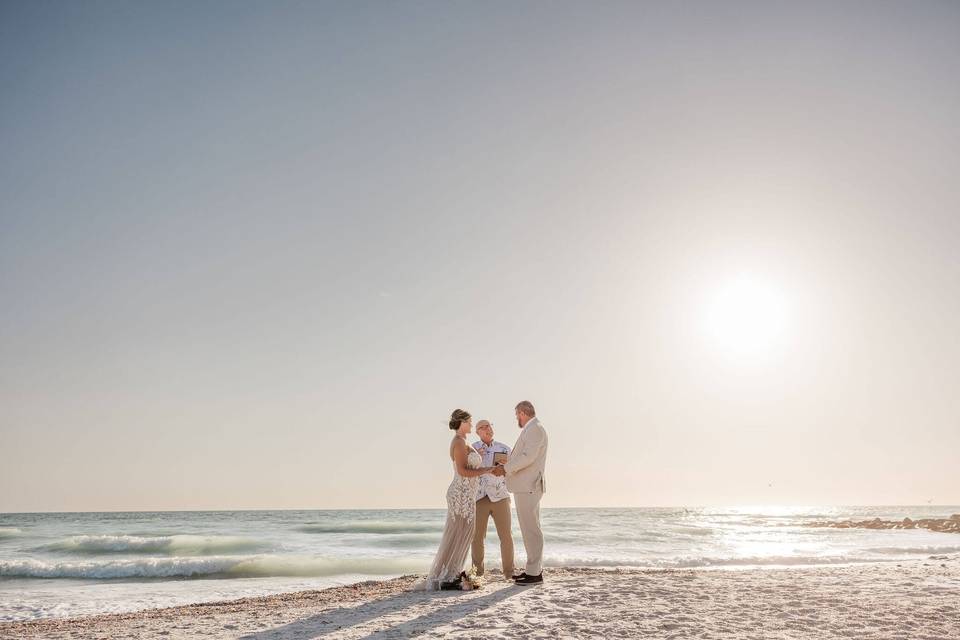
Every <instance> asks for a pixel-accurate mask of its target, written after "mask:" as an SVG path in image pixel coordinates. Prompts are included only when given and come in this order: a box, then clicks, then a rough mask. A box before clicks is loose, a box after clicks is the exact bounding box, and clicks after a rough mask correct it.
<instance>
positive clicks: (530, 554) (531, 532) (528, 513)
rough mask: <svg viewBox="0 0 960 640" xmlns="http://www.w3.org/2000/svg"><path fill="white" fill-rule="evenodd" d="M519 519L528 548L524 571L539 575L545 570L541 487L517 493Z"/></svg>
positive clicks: (525, 546)
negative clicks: (541, 523)
mask: <svg viewBox="0 0 960 640" xmlns="http://www.w3.org/2000/svg"><path fill="white" fill-rule="evenodd" d="M513 497H514V499H515V500H516V501H517V521H518V522H519V523H520V533H521V534H522V535H523V548H524V549H526V550H527V566H526V567H525V568H524V570H523V571H524V573H526V574H527V575H528V576H538V575H540V573H541V572H542V571H543V531H542V530H541V529H540V499H541V498H542V497H543V491H542V490H541V489H540V487H538V488H537V490H536V491H534V492H532V493H515V494H513Z"/></svg>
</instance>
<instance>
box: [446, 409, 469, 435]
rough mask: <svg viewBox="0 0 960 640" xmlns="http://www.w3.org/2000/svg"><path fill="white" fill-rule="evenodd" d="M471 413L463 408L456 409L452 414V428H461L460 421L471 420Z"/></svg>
mask: <svg viewBox="0 0 960 640" xmlns="http://www.w3.org/2000/svg"><path fill="white" fill-rule="evenodd" d="M469 419H470V414H469V413H467V412H466V411H464V410H463V409H454V410H453V413H451V414H450V428H451V429H453V430H454V431H456V430H457V429H459V428H460V423H461V422H463V421H464V420H469Z"/></svg>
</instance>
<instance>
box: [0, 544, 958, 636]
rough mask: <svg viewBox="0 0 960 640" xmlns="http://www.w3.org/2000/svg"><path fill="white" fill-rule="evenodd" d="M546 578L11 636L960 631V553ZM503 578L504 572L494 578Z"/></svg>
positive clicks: (35, 627) (249, 606)
mask: <svg viewBox="0 0 960 640" xmlns="http://www.w3.org/2000/svg"><path fill="white" fill-rule="evenodd" d="M546 577H547V580H546V583H545V584H544V585H542V586H536V587H517V586H514V585H512V584H508V583H506V582H504V581H501V580H491V581H490V582H489V583H488V584H487V585H486V586H485V587H484V588H483V589H480V590H477V591H473V592H441V593H412V592H409V591H407V589H408V588H409V586H410V585H411V584H412V583H413V582H414V580H415V578H414V577H413V576H407V577H402V578H397V579H394V580H387V581H381V582H365V583H359V584H356V585H351V586H346V587H337V588H332V589H324V590H320V591H304V592H299V593H289V594H281V595H276V596H268V597H260V598H247V599H242V600H235V601H231V602H218V603H207V604H202V605H190V606H183V607H173V608H167V609H152V610H147V611H141V612H137V613H130V614H114V615H103V616H93V617H86V618H74V619H66V620H42V621H33V622H17V623H5V624H2V625H0V638H4V639H6V638H10V639H13V638H145V639H146V638H158V639H159V638H163V639H165V640H171V639H175V638H245V639H247V640H266V639H268V638H276V639H278V640H280V639H283V640H293V639H300V638H321V637H323V638H409V637H429V638H440V637H462V638H517V637H526V638H556V637H567V638H584V637H606V638H615V637H635V638H686V637H696V638H744V639H746V638H758V639H759V638H800V637H803V638H910V639H916V638H923V639H930V640H933V639H942V638H956V637H960V556H958V555H956V554H954V555H951V556H936V555H934V556H930V557H929V558H928V559H926V560H922V561H910V562H899V563H885V564H863V565H845V566H820V567H804V568H796V567H793V568H766V569H739V570H730V569H724V570H705V569H697V570H643V571H638V570H600V569H575V568H567V569H556V570H550V571H548V572H547V574H546ZM491 578H494V576H491Z"/></svg>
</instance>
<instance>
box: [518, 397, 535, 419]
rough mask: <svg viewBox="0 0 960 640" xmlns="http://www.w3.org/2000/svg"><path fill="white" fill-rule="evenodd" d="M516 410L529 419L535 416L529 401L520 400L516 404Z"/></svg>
mask: <svg viewBox="0 0 960 640" xmlns="http://www.w3.org/2000/svg"><path fill="white" fill-rule="evenodd" d="M516 410H517V411H523V412H524V413H525V414H527V415H528V416H530V417H531V418H532V417H533V416H535V415H537V410H536V409H534V408H533V403H532V402H530V401H529V400H521V401H520V402H518V403H517V406H516Z"/></svg>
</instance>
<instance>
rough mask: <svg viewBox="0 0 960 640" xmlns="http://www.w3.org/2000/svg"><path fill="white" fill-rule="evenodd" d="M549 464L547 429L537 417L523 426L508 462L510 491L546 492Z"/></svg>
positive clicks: (505, 469) (507, 472) (506, 467)
mask: <svg viewBox="0 0 960 640" xmlns="http://www.w3.org/2000/svg"><path fill="white" fill-rule="evenodd" d="M546 465H547V431H546V429H544V428H543V425H542V424H540V421H539V420H538V419H537V418H533V419H531V420H530V422H528V423H527V424H526V426H524V427H523V431H521V432H520V437H519V438H517V444H515V445H514V446H513V451H512V452H511V453H510V457H509V458H507V462H506V463H505V464H504V465H503V469H504V471H506V478H507V491H509V492H510V493H533V492H534V491H536V490H538V489H539V490H540V491H541V492H543V493H546V491H547V487H546V482H545V480H544V473H543V472H544V468H545V467H546Z"/></svg>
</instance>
